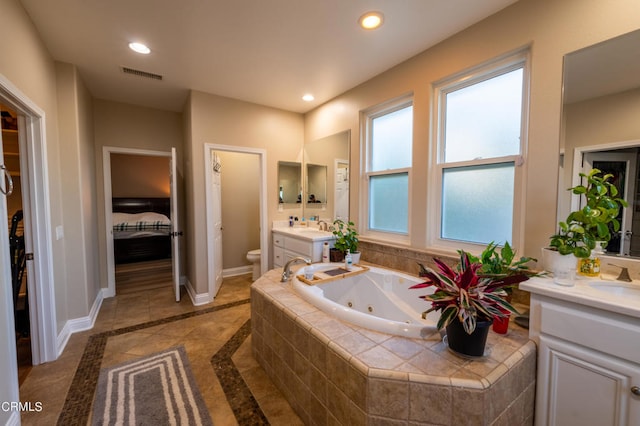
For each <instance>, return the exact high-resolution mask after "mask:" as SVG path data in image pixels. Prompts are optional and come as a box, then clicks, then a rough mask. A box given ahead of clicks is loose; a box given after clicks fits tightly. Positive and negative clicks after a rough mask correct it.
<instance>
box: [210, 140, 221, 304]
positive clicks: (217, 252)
mask: <svg viewBox="0 0 640 426" xmlns="http://www.w3.org/2000/svg"><path fill="white" fill-rule="evenodd" d="M211 166H212V167H211V171H210V173H211V182H212V184H213V185H212V189H211V190H212V197H211V198H212V200H213V203H212V204H213V205H212V206H211V209H212V227H211V229H212V232H213V271H214V273H213V276H214V280H215V282H214V285H213V297H215V296H216V295H217V294H218V290H220V286H221V285H222V186H221V182H220V179H221V175H220V169H221V168H222V164H220V157H219V156H218V154H217V153H216V152H215V151H211Z"/></svg>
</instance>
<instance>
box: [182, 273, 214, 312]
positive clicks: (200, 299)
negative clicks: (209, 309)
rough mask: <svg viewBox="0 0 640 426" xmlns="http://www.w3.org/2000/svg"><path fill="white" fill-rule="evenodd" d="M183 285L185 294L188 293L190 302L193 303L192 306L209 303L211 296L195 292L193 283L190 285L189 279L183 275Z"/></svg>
mask: <svg viewBox="0 0 640 426" xmlns="http://www.w3.org/2000/svg"><path fill="white" fill-rule="evenodd" d="M184 285H185V287H186V289H187V294H188V295H189V298H190V299H191V303H193V306H201V305H206V304H207V303H211V300H212V299H211V296H210V295H209V293H208V292H207V293H196V290H195V289H194V288H193V285H191V281H189V280H188V279H187V278H186V277H185V284H184Z"/></svg>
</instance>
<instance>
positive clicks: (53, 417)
mask: <svg viewBox="0 0 640 426" xmlns="http://www.w3.org/2000/svg"><path fill="white" fill-rule="evenodd" d="M250 285H251V276H250V275H244V276H241V277H234V278H230V279H226V280H225V281H224V283H223V285H222V288H221V290H220V293H219V294H218V296H217V297H216V300H215V302H214V303H213V304H212V305H208V306H203V307H194V306H192V305H191V302H190V300H189V298H188V297H186V296H185V297H183V299H182V301H181V302H180V303H176V302H175V301H174V299H173V295H172V293H171V290H169V291H167V292H159V291H157V290H150V291H140V292H136V293H130V294H126V295H122V296H117V297H114V298H111V299H106V300H104V302H103V304H102V308H101V310H100V314H99V315H98V319H97V320H96V324H95V326H94V328H93V329H92V330H89V331H86V332H82V333H76V334H74V335H73V336H71V339H70V340H69V343H68V344H67V347H66V348H65V351H64V353H63V354H62V355H61V356H60V358H59V359H58V360H57V361H55V362H51V363H47V364H42V365H38V366H35V367H34V368H33V369H32V370H31V372H30V373H29V375H28V376H27V378H26V380H25V381H24V383H23V384H22V385H21V387H20V400H21V401H23V402H28V401H30V402H38V401H39V402H41V403H42V405H43V410H42V411H41V412H25V413H23V414H22V419H21V420H22V424H23V425H43V424H56V423H58V424H64V425H65V426H66V425H70V424H82V425H84V424H87V419H90V410H91V408H90V404H91V401H92V400H93V390H94V389H95V384H94V383H95V380H97V374H98V373H99V368H100V367H106V366H109V365H113V364H117V363H120V362H123V361H126V360H129V359H133V358H136V357H138V356H140V355H146V354H149V353H153V352H157V351H160V350H163V349H166V348H168V347H171V346H175V345H177V344H182V345H184V346H185V348H186V349H187V354H188V356H189V362H190V364H191V367H192V369H193V372H194V375H195V377H196V381H197V383H198V387H199V388H200V391H201V392H202V395H203V397H204V399H205V402H206V404H207V407H208V408H209V411H210V414H211V417H212V419H213V422H214V424H215V425H216V426H226V425H238V424H240V425H254V424H255V425H259V424H269V423H271V424H287V425H291V426H295V425H300V424H302V422H301V421H300V419H299V418H298V417H297V416H296V415H295V413H294V412H293V411H292V409H291V407H290V406H289V404H288V403H287V402H286V400H285V399H284V398H283V397H282V395H281V394H280V392H279V391H278V390H277V389H276V387H275V386H274V385H273V383H272V382H271V381H270V380H269V379H268V378H267V376H266V374H265V372H264V371H263V370H262V368H261V367H260V366H259V365H258V364H257V362H256V361H255V360H254V359H253V357H252V355H251V336H250V305H249V303H248V298H249V288H250Z"/></svg>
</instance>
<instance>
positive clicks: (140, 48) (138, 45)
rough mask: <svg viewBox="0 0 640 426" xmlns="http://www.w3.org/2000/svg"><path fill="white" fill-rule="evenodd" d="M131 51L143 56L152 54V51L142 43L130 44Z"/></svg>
mask: <svg viewBox="0 0 640 426" xmlns="http://www.w3.org/2000/svg"><path fill="white" fill-rule="evenodd" d="M129 49H131V50H133V51H134V52H138V53H142V54H143V55H148V54H149V53H150V52H151V49H149V48H148V47H147V46H146V45H144V44H142V43H129Z"/></svg>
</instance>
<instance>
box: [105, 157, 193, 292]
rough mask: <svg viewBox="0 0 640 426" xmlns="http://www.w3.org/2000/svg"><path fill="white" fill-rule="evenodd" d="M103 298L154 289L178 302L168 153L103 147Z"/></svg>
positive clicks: (174, 187)
mask: <svg viewBox="0 0 640 426" xmlns="http://www.w3.org/2000/svg"><path fill="white" fill-rule="evenodd" d="M103 163H104V186H105V223H106V233H107V238H106V241H107V276H108V288H107V294H106V296H107V297H110V296H113V295H115V294H126V293H133V292H136V291H141V290H149V289H157V290H158V291H167V292H173V294H174V296H175V300H176V301H180V270H179V267H180V249H179V245H180V244H179V238H178V237H179V236H180V235H181V234H182V233H181V232H180V231H179V230H178V228H179V225H178V224H179V218H178V184H177V181H178V173H177V168H176V163H177V155H176V151H175V148H173V149H172V150H171V152H165V151H149V150H138V149H128V148H115V147H104V149H103Z"/></svg>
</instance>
